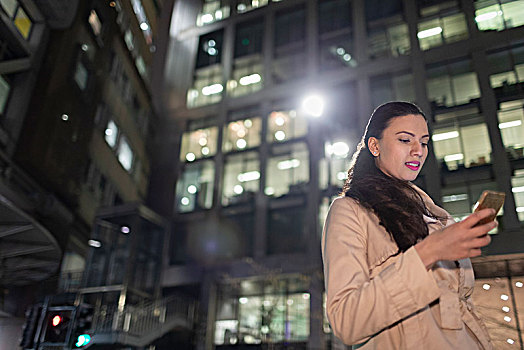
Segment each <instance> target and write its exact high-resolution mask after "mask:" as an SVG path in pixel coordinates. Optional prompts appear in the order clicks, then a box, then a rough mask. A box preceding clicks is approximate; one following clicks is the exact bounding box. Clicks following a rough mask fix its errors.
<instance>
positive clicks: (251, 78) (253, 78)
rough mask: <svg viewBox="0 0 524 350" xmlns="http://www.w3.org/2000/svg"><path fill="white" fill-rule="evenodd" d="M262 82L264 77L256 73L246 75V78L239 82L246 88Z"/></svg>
mask: <svg viewBox="0 0 524 350" xmlns="http://www.w3.org/2000/svg"><path fill="white" fill-rule="evenodd" d="M261 80H262V77H261V76H260V74H257V73H255V74H251V75H246V76H245V77H242V78H240V80H239V81H238V82H239V83H240V85H243V86H246V85H251V84H256V83H259V82H260V81H261Z"/></svg>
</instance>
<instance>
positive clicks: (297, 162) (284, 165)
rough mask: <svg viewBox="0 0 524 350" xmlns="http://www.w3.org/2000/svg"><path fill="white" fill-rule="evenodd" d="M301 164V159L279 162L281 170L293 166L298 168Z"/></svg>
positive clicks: (278, 166) (278, 165)
mask: <svg viewBox="0 0 524 350" xmlns="http://www.w3.org/2000/svg"><path fill="white" fill-rule="evenodd" d="M299 166H300V160H298V159H289V160H283V161H281V162H278V163H277V168H278V169H279V170H288V169H292V168H298V167H299Z"/></svg>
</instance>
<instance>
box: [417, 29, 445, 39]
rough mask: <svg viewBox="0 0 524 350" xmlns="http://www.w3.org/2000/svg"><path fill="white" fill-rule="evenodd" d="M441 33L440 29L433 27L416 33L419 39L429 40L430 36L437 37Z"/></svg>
mask: <svg viewBox="0 0 524 350" xmlns="http://www.w3.org/2000/svg"><path fill="white" fill-rule="evenodd" d="M440 33H442V27H435V28H430V29H426V30H423V31H420V32H418V33H417V37H418V38H419V39H424V38H429V37H430V36H434V35H438V34H440Z"/></svg>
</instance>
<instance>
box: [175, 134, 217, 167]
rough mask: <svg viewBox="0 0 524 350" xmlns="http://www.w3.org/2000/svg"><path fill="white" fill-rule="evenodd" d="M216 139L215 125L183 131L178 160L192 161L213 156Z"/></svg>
mask: <svg viewBox="0 0 524 350" xmlns="http://www.w3.org/2000/svg"><path fill="white" fill-rule="evenodd" d="M217 139H218V127H216V126H212V127H209V128H202V129H198V130H195V131H187V132H185V133H184V134H183V135H182V143H181V145H180V160H182V161H188V162H192V161H194V160H196V159H200V158H206V157H212V156H214V155H215V154H216V152H217Z"/></svg>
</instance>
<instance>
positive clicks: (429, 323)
mask: <svg viewBox="0 0 524 350" xmlns="http://www.w3.org/2000/svg"><path fill="white" fill-rule="evenodd" d="M415 188H416V187H415ZM416 189H417V190H418V191H419V192H420V193H421V195H422V196H423V198H424V201H425V202H426V205H427V206H428V208H429V209H430V210H431V211H432V212H433V213H435V214H437V215H439V216H443V217H447V219H445V220H444V222H440V221H437V220H434V219H431V218H429V217H428V218H425V219H426V222H427V223H428V228H429V233H430V234H431V233H432V232H434V231H435V230H439V229H441V228H442V227H444V226H446V225H450V224H452V223H453V222H454V221H453V219H452V218H451V217H450V216H449V214H448V213H447V212H446V211H445V210H444V209H442V208H440V207H438V206H436V205H435V204H434V203H433V201H432V200H431V199H430V198H429V196H428V195H427V194H425V193H424V192H423V191H422V190H420V189H419V188H416ZM397 251H398V247H397V245H396V243H395V242H394V240H393V239H392V238H390V235H389V234H388V233H387V232H386V230H385V229H384V227H382V226H380V225H379V220H378V218H377V217H376V216H375V215H374V214H373V213H371V212H370V211H368V210H366V209H365V208H363V207H362V206H360V205H359V204H358V203H357V202H356V201H355V200H354V199H352V198H348V197H340V198H337V199H335V201H334V202H333V203H332V205H331V207H330V210H329V213H328V217H327V219H326V223H325V225H324V232H323V235H322V257H323V261H324V276H325V284H326V292H327V305H326V309H327V316H328V319H329V322H330V324H331V327H332V329H333V332H334V334H335V335H336V336H337V337H338V338H340V339H341V340H342V341H343V342H344V343H345V344H348V345H356V344H358V346H354V348H360V349H362V350H364V349H366V350H367V349H380V350H384V349H424V350H432V349H435V350H437V349H438V350H443V349H461V350H462V349H493V345H492V343H491V340H490V338H489V335H488V333H487V329H486V327H485V326H484V324H483V322H482V321H481V320H480V318H479V317H478V315H477V314H476V313H475V310H474V306H473V304H472V302H471V298H470V297H471V294H472V292H473V285H474V276H473V269H472V267H471V262H470V260H469V259H464V260H460V261H439V262H438V263H436V264H435V265H434V266H433V268H432V269H431V270H429V271H427V270H426V268H425V266H424V264H423V263H422V261H421V259H420V257H419V255H418V253H417V252H416V250H415V248H414V247H411V248H409V249H408V250H407V251H406V252H404V253H400V254H396V253H397Z"/></svg>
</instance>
